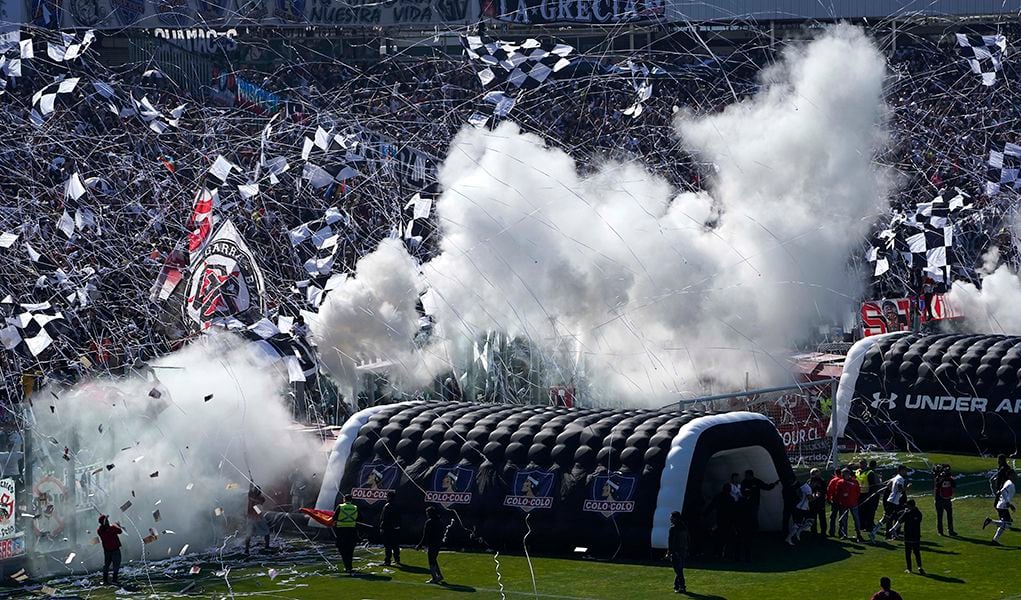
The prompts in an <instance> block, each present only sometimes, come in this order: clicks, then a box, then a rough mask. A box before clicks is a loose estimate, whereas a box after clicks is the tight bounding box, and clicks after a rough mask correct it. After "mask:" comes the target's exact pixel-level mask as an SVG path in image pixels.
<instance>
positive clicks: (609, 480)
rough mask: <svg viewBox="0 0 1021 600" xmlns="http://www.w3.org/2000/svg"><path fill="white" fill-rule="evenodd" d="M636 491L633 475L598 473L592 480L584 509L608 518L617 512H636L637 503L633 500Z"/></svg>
mask: <svg viewBox="0 0 1021 600" xmlns="http://www.w3.org/2000/svg"><path fill="white" fill-rule="evenodd" d="M634 493H635V478H634V477H633V476H631V475H623V474H621V473H611V474H609V475H598V476H596V478H595V479H593V480H592V487H591V488H590V489H589V497H588V498H587V499H586V500H585V503H584V504H583V505H582V510H584V511H587V512H597V513H600V514H601V515H603V516H604V517H607V518H609V517H612V516H613V515H615V514H617V513H629V512H634V510H635V503H634V501H633V500H631V498H632V497H633V496H634Z"/></svg>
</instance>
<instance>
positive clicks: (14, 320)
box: [0, 302, 64, 358]
mask: <svg viewBox="0 0 1021 600" xmlns="http://www.w3.org/2000/svg"><path fill="white" fill-rule="evenodd" d="M3 307H5V308H9V309H10V312H11V315H10V316H8V317H7V319H6V320H5V322H6V327H4V328H2V329H0V344H2V345H3V347H4V348H6V349H7V350H14V351H16V352H18V353H20V354H22V355H24V356H28V355H31V356H33V357H36V358H38V357H39V356H40V355H41V354H42V353H43V352H45V351H46V349H47V348H49V347H50V345H51V344H52V343H53V340H54V339H55V338H57V337H59V335H60V329H59V326H60V325H61V324H62V322H63V320H64V315H63V314H61V313H60V311H58V310H56V309H55V308H54V307H52V306H50V303H49V302H43V303H40V304H11V303H5V304H4V305H3Z"/></svg>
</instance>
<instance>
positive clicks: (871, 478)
mask: <svg viewBox="0 0 1021 600" xmlns="http://www.w3.org/2000/svg"><path fill="white" fill-rule="evenodd" d="M876 466H877V465H876V461H874V460H873V461H871V462H868V463H866V462H865V459H864V458H863V459H861V460H860V461H859V462H858V470H857V471H855V472H854V478H855V479H857V480H858V485H859V486H861V500H860V501H859V503H858V504H859V508H858V515H859V517H860V518H861V526H862V530H864V531H868V532H869V541H870V542H871V543H873V544H875V543H876V539H875V538H876V536H875V533H874V530H875V528H876V511H877V510H878V509H879V500H880V498H879V496H880V484H881V483H882V482H881V481H880V480H879V475H876Z"/></svg>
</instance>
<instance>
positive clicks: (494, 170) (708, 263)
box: [314, 26, 887, 402]
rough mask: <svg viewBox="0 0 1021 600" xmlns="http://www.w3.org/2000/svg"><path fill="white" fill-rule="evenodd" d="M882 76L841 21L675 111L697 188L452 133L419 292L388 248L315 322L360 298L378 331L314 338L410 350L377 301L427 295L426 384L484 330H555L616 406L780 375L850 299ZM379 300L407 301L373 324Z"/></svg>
mask: <svg viewBox="0 0 1021 600" xmlns="http://www.w3.org/2000/svg"><path fill="white" fill-rule="evenodd" d="M884 77H885V61H884V59H883V57H882V56H881V55H880V53H879V52H878V51H877V49H876V48H875V46H874V45H873V43H872V42H871V41H869V40H868V39H867V38H866V37H865V35H864V34H863V33H862V32H861V31H860V30H858V29H855V28H851V27H848V26H839V27H834V28H831V29H829V30H828V31H827V32H826V33H825V34H824V35H823V36H821V37H820V38H819V39H817V40H815V41H812V42H811V43H808V44H806V45H805V46H803V47H801V48H792V49H790V50H789V51H788V52H787V53H786V54H785V56H784V60H783V61H782V62H780V63H779V64H778V65H777V66H776V67H773V68H771V69H768V70H767V71H765V72H763V73H762V75H761V83H762V88H761V91H760V92H759V93H758V94H756V95H755V96H754V97H751V98H748V99H745V100H742V101H740V102H736V103H734V104H732V105H730V106H728V107H727V108H726V109H725V110H723V111H722V112H720V113H717V114H712V115H703V116H699V115H694V114H688V113H684V112H683V111H682V116H681V118H680V119H678V121H677V132H678V135H679V137H680V139H681V140H682V141H683V143H684V144H685V145H686V147H687V148H688V149H689V150H690V151H691V152H692V153H693V154H694V155H695V156H696V157H698V158H700V159H701V160H702V161H704V162H706V163H709V162H711V163H712V164H713V165H714V166H715V171H716V174H715V176H714V177H713V178H712V181H711V183H710V185H709V189H708V190H707V191H706V192H701V193H681V194H678V193H677V192H676V190H674V189H672V188H671V186H670V185H669V184H668V183H667V182H665V181H664V180H662V179H661V178H658V177H656V176H654V175H652V174H650V173H649V172H648V171H647V170H646V169H645V168H643V166H642V165H640V164H636V163H620V162H607V163H605V164H601V165H598V166H597V168H596V169H595V172H594V173H591V174H583V173H582V172H580V171H579V168H578V165H577V164H576V163H575V160H574V159H573V158H572V157H571V156H569V155H568V154H567V153H565V152H563V151H562V150H559V149H555V148H550V147H547V146H546V145H545V143H544V142H543V140H542V139H541V138H539V137H538V136H535V135H532V134H528V133H523V132H522V131H521V130H520V128H519V127H518V126H517V125H515V124H513V123H510V122H505V123H503V124H501V125H500V126H498V127H497V128H496V129H494V130H491V131H490V130H484V129H476V128H471V127H468V128H465V129H464V130H463V131H462V132H461V133H460V134H459V135H458V136H457V138H456V139H455V141H454V142H453V145H452V147H451V150H450V152H449V155H448V157H447V160H446V162H445V163H444V165H443V167H442V169H441V170H440V173H439V178H440V183H441V184H442V188H443V190H444V192H443V194H442V196H441V197H440V198H439V199H438V201H437V203H436V212H437V216H438V219H439V223H440V228H441V241H440V254H439V255H438V256H437V257H436V258H434V259H433V260H431V261H430V262H428V263H426V264H424V265H422V267H421V276H420V279H419V282H420V283H419V284H417V285H413V284H412V283H411V278H412V277H418V276H419V273H418V271H417V270H416V269H415V268H414V267H413V266H412V265H411V264H409V263H407V262H406V261H403V262H404V264H398V263H401V262H402V261H400V260H396V259H394V258H393V257H392V256H391V255H392V254H393V253H394V248H393V247H392V246H391V245H389V244H386V245H384V246H383V247H381V248H380V250H379V251H378V252H377V254H376V255H373V256H369V257H367V258H365V259H364V260H363V261H362V263H361V264H360V265H359V267H358V274H357V284H355V283H354V282H353V283H352V285H351V286H350V288H349V289H339V290H335V291H334V292H332V293H331V295H330V296H329V297H328V299H327V309H326V314H327V315H329V314H331V313H333V314H338V315H357V314H358V311H359V310H360V308H359V306H360V302H362V300H363V299H367V300H368V303H369V306H362V307H361V310H363V312H364V314H365V315H366V317H372V318H375V319H377V320H378V321H379V323H377V324H375V325H374V326H373V327H369V326H359V327H358V329H357V332H358V333H359V334H362V333H371V332H372V331H373V330H374V331H375V332H376V334H375V335H370V338H369V339H359V340H352V339H351V327H352V326H350V325H349V324H347V321H345V320H344V319H330V318H327V319H326V320H324V322H322V323H319V324H318V325H317V326H316V327H314V331H315V333H316V334H317V336H318V338H319V344H320V348H323V347H327V348H330V347H333V346H342V345H344V347H347V348H348V352H352V351H353V352H357V348H352V346H362V347H365V348H375V349H376V351H379V352H384V353H386V354H387V355H389V356H391V357H397V358H398V360H401V361H404V360H407V358H406V352H405V351H406V349H407V348H408V347H410V343H409V336H408V335H407V334H408V333H409V332H410V331H413V330H414V329H415V328H416V326H415V322H417V315H414V314H412V312H411V311H410V310H407V309H408V304H406V302H407V300H406V299H405V298H404V297H400V296H398V297H393V296H389V295H388V294H390V293H393V292H400V293H404V294H407V293H408V291H410V290H411V289H412V288H415V289H424V288H430V289H431V290H432V293H434V294H435V298H436V301H437V302H436V303H437V309H436V314H435V315H434V317H435V319H436V323H437V325H436V329H435V332H434V336H433V342H432V343H431V344H430V346H429V347H428V348H426V349H425V350H424V352H422V353H421V355H420V356H426V357H429V358H428V359H423V358H416V359H412V360H411V361H410V362H408V363H406V367H407V368H406V369H405V374H406V375H409V376H412V377H417V379H418V380H419V381H424V380H425V379H426V378H427V377H428V376H429V375H431V374H432V373H434V372H435V371H436V369H437V368H439V367H440V366H443V363H444V361H447V363H446V366H447V367H448V368H449V366H450V365H451V364H453V365H455V366H457V365H458V364H460V365H462V366H463V363H464V362H466V361H469V360H471V359H472V356H471V352H470V351H468V352H466V351H465V348H466V347H467V348H469V349H470V342H469V343H468V344H467V346H466V344H465V340H473V339H478V337H479V336H480V335H481V334H483V333H484V332H487V331H501V332H504V333H506V334H507V335H509V336H512V337H513V336H521V337H524V338H527V339H528V340H530V341H531V343H532V344H533V345H535V346H538V347H539V348H542V349H544V350H546V351H547V352H550V351H552V350H553V349H554V348H558V347H562V345H563V343H564V341H565V340H568V341H569V343H570V344H571V345H573V346H574V347H576V348H577V349H578V353H579V354H580V355H581V356H582V357H583V358H584V363H585V366H586V373H587V375H588V377H589V379H590V381H593V383H595V384H596V385H593V386H592V388H593V389H602V390H605V393H606V396H607V397H609V398H616V399H620V398H621V397H624V398H627V399H630V400H632V401H638V402H642V401H644V402H653V401H662V400H664V399H670V398H674V399H676V396H673V395H672V394H674V393H675V392H677V391H694V392H698V391H701V389H702V388H703V387H704V385H705V383H706V382H707V381H712V382H713V383H714V386H716V389H717V390H719V389H721V388H723V387H737V386H738V385H743V384H744V381H745V374H746V373H748V374H749V376H750V378H751V379H752V380H753V381H755V382H757V383H764V382H767V381H770V380H775V379H776V378H777V377H779V376H778V373H781V372H782V371H783V368H782V366H781V365H780V361H778V360H777V359H776V358H775V356H776V353H777V351H783V350H785V349H789V348H790V346H791V344H793V343H795V342H796V341H798V340H799V339H801V338H803V337H804V336H805V335H806V334H807V333H809V332H810V331H811V330H812V329H813V328H814V327H815V326H816V325H817V324H818V323H819V322H822V321H824V320H825V319H827V318H829V317H831V316H834V315H838V314H843V312H844V310H845V309H846V308H847V306H849V304H850V302H851V299H852V298H855V297H857V294H858V291H859V290H858V289H857V286H856V283H855V278H854V277H850V276H848V273H847V270H846V262H847V257H848V256H849V254H850V252H851V249H852V247H854V246H855V245H856V244H857V241H858V240H859V239H860V236H861V235H862V234H863V233H864V232H865V229H866V228H867V226H868V223H869V218H870V217H871V216H872V215H875V214H877V213H879V212H880V211H882V210H884V209H885V207H886V201H885V194H886V188H887V185H886V182H885V177H884V175H883V173H881V172H880V171H879V170H878V169H877V168H876V166H875V165H874V164H873V157H874V156H875V153H876V152H877V150H878V149H879V148H881V147H882V144H884V143H885V130H884V127H883V124H884V120H885V106H884V104H883V101H882V86H883V81H884ZM590 171H591V170H586V173H589V172H590ZM367 288H370V289H367ZM383 306H390V307H403V308H397V309H395V310H394V311H392V312H390V313H388V314H387V315H386V316H385V317H384V316H382V315H378V311H377V309H378V308H379V307H383ZM373 315H377V316H374V317H373ZM391 317H395V318H396V319H397V320H398V321H399V322H395V321H394V320H393V319H392V318H391ZM342 321H344V323H342ZM381 323H383V324H385V327H384V326H382V325H381ZM328 351H329V350H327V352H328ZM440 357H442V360H440Z"/></svg>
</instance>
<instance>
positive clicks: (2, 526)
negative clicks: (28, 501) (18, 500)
mask: <svg viewBox="0 0 1021 600" xmlns="http://www.w3.org/2000/svg"><path fill="white" fill-rule="evenodd" d="M14 507H15V501H14V480H13V479H11V478H7V479H0V539H6V538H10V537H14V535H15V534H16V533H17V531H16V529H15V527H14V516H15V511H14Z"/></svg>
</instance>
